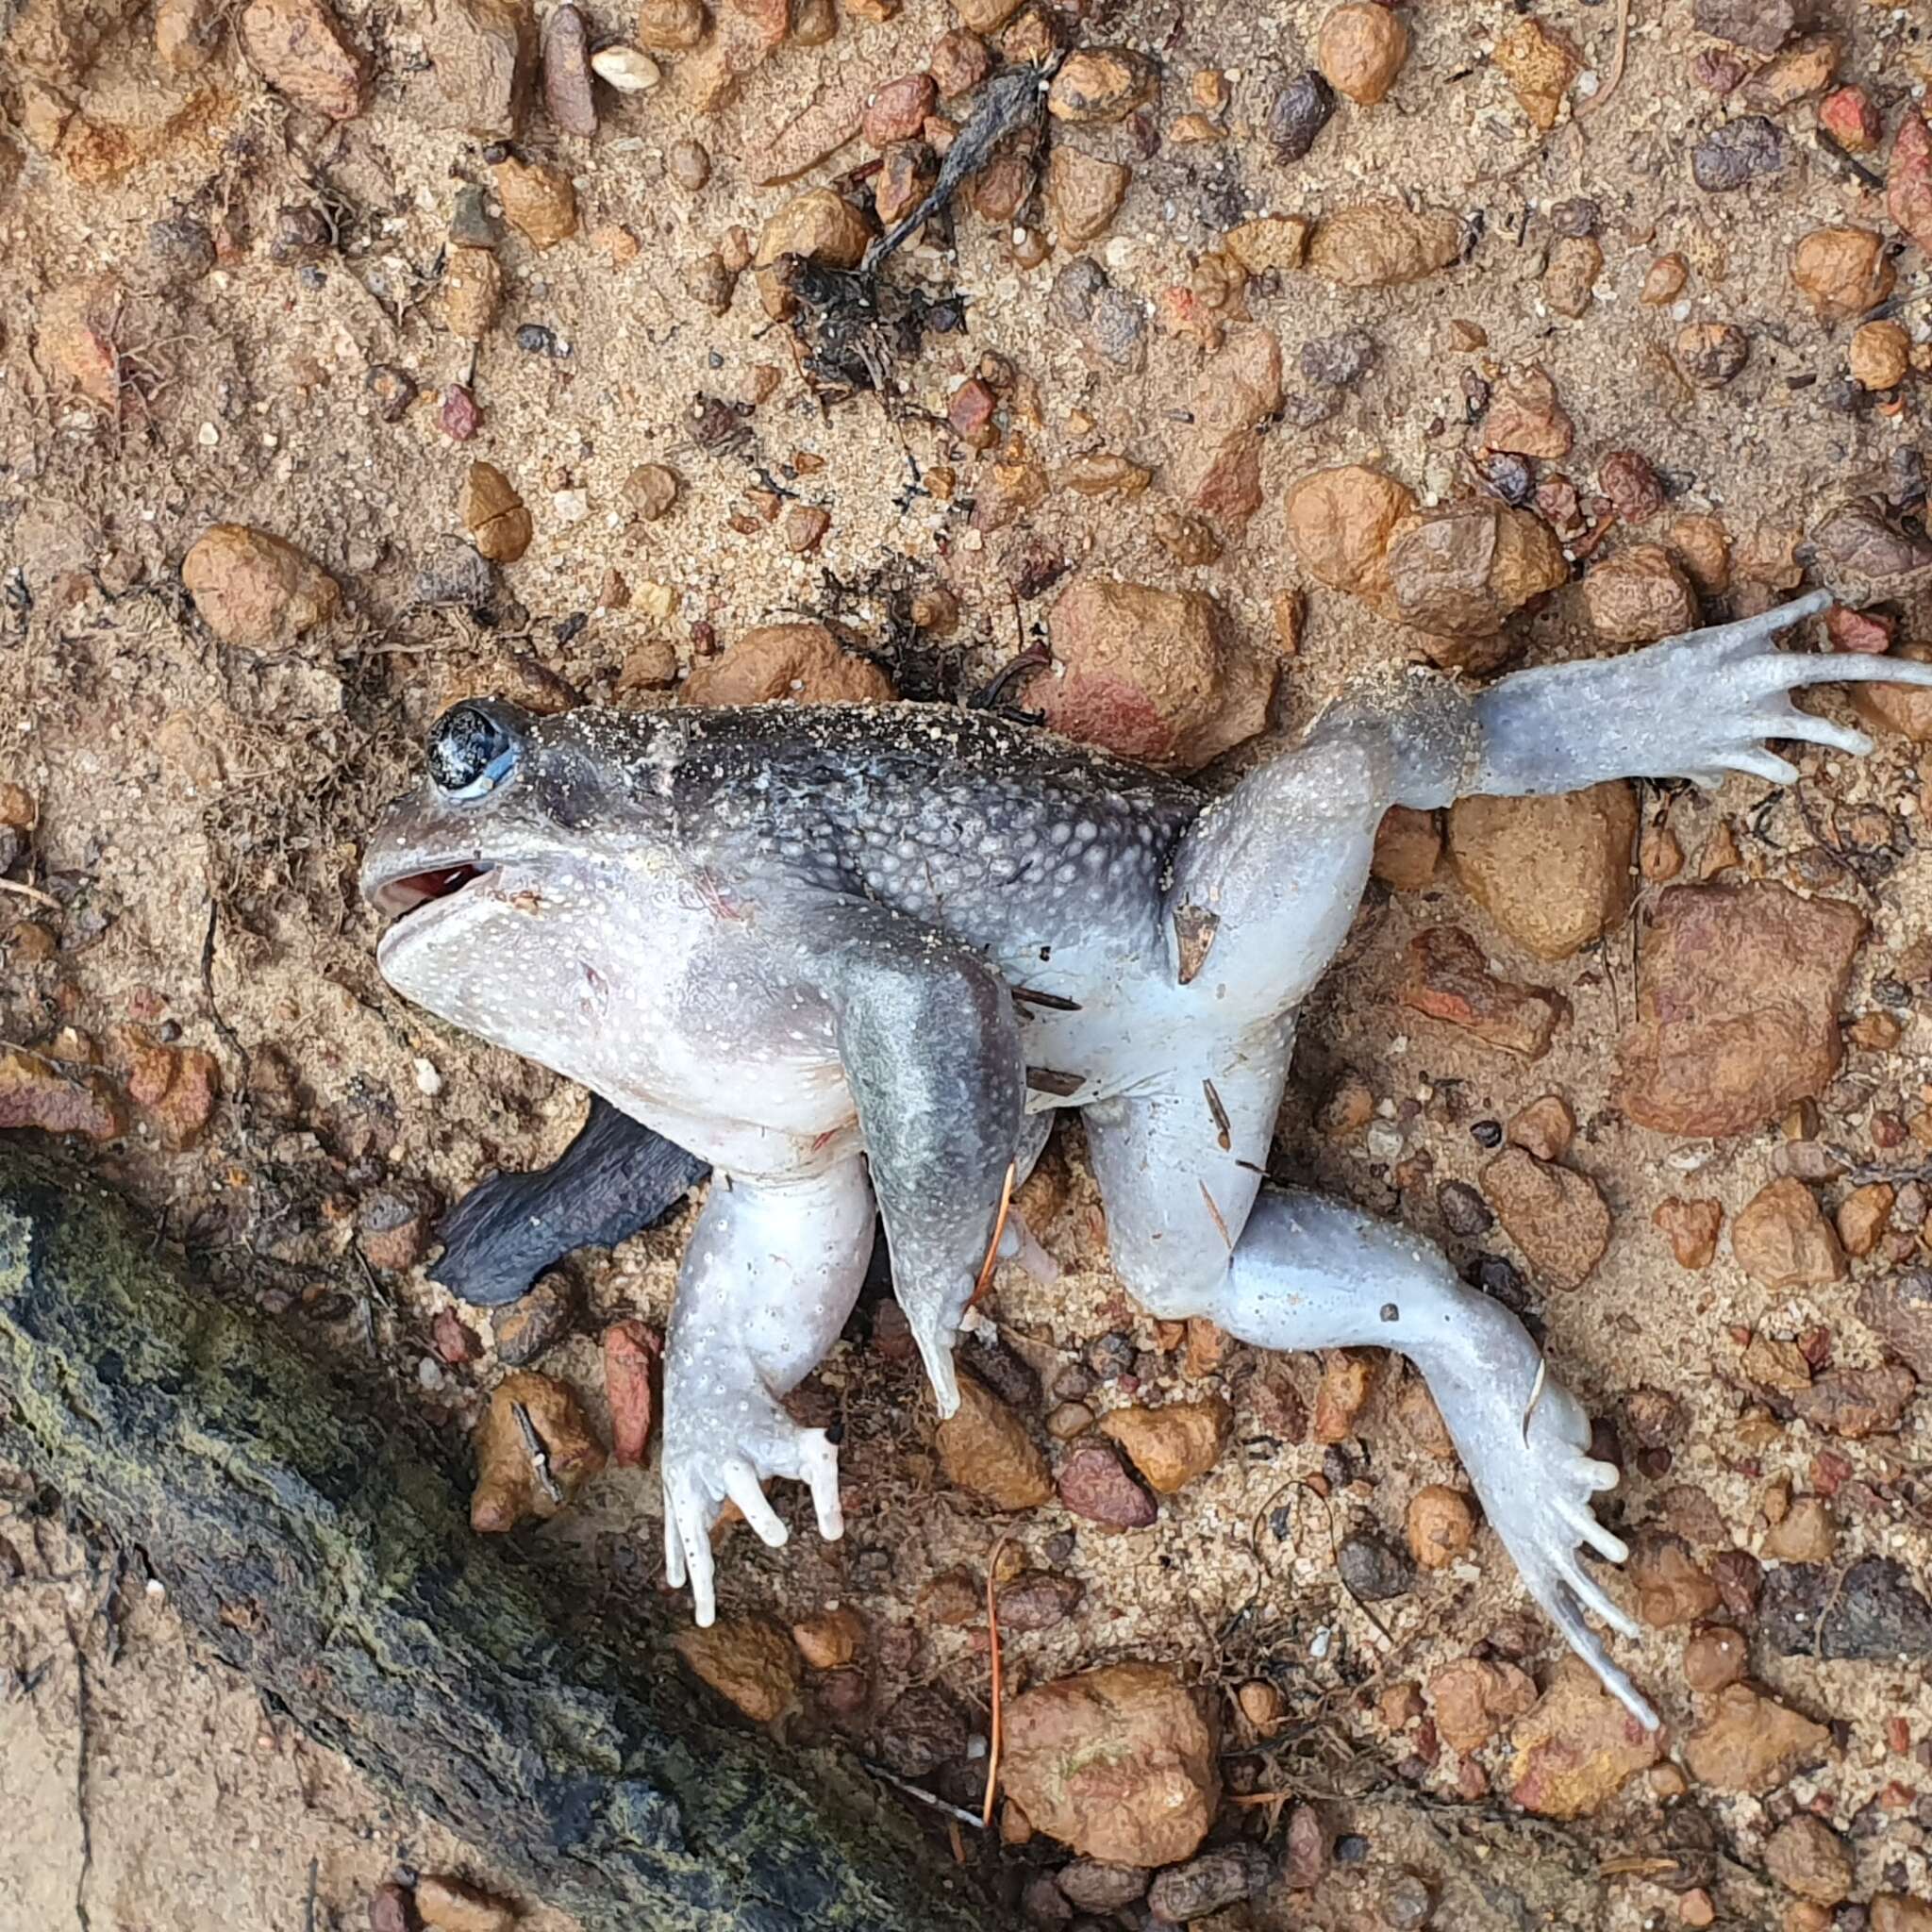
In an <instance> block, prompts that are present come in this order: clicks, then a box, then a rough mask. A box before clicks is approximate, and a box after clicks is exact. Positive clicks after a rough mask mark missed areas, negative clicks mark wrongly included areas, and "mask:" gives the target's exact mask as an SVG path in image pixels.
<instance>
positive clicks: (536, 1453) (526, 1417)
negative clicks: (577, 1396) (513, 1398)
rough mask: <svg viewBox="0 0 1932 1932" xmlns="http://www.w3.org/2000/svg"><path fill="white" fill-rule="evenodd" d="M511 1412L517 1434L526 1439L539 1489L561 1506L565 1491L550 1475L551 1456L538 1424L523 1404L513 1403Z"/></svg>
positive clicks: (527, 1452) (528, 1454) (525, 1445)
mask: <svg viewBox="0 0 1932 1932" xmlns="http://www.w3.org/2000/svg"><path fill="white" fill-rule="evenodd" d="M510 1412H511V1414H513V1415H514V1416H515V1417H516V1419H517V1433H518V1434H519V1435H520V1436H522V1437H523V1439H524V1453H525V1455H526V1456H527V1457H529V1458H530V1467H531V1468H532V1469H533V1470H535V1471H536V1473H537V1485H538V1487H539V1488H540V1489H541V1491H543V1493H544V1495H545V1496H546V1497H547V1498H548V1499H549V1500H550V1501H551V1502H552V1503H558V1504H560V1503H561V1502H562V1501H563V1491H562V1489H561V1488H560V1487H559V1485H558V1480H557V1478H556V1477H555V1476H554V1475H553V1474H551V1473H550V1456H549V1453H548V1451H546V1450H545V1449H544V1447H543V1438H542V1437H541V1436H540V1435H539V1434H538V1433H537V1424H535V1423H533V1422H532V1421H531V1420H530V1411H529V1410H528V1409H527V1408H526V1407H525V1406H524V1405H523V1404H522V1403H521V1402H513V1403H511V1404H510Z"/></svg>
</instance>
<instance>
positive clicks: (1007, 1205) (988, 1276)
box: [966, 1160, 1018, 1308]
mask: <svg viewBox="0 0 1932 1932" xmlns="http://www.w3.org/2000/svg"><path fill="white" fill-rule="evenodd" d="M1017 1166H1018V1163H1017V1162H1015V1161H1011V1160H1009V1161H1008V1162H1007V1177H1006V1179H1005V1181H1004V1182H1002V1183H1001V1186H1000V1211H999V1213H998V1214H997V1215H996V1216H995V1217H994V1219H993V1224H992V1240H991V1241H988V1242H987V1244H986V1259H985V1260H984V1261H982V1262H981V1263H980V1264H979V1279H978V1280H977V1281H975V1282H974V1284H973V1301H972V1302H968V1303H967V1304H966V1306H967V1307H969V1308H970V1307H972V1306H973V1302H976V1301H977V1300H978V1299H979V1298H980V1296H981V1295H983V1294H984V1293H985V1292H986V1291H987V1288H988V1286H989V1285H990V1284H991V1280H992V1271H993V1264H994V1262H995V1261H997V1260H998V1259H999V1253H1000V1237H1001V1236H1002V1235H1004V1234H1005V1233H1006V1231H1007V1216H1008V1214H1010V1213H1011V1212H1012V1208H1013V1175H1014V1172H1015V1170H1016V1168H1017Z"/></svg>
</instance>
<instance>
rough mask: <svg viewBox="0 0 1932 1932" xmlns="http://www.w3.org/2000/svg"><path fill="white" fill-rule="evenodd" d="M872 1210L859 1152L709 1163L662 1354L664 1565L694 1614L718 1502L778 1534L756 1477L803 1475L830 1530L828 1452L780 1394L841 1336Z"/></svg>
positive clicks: (834, 1480) (704, 1592) (701, 1607)
mask: <svg viewBox="0 0 1932 1932" xmlns="http://www.w3.org/2000/svg"><path fill="white" fill-rule="evenodd" d="M873 1230H874V1213H873V1199H872V1190H871V1188H870V1187H869V1186H868V1185H867V1183H866V1177H865V1165H864V1163H863V1161H861V1160H860V1159H859V1158H858V1156H856V1155H854V1156H852V1157H851V1158H847V1159H845V1160H841V1161H840V1162H838V1163H837V1164H836V1165H835V1166H833V1167H832V1168H831V1169H829V1170H828V1171H827V1172H825V1173H823V1174H807V1175H804V1176H802V1177H799V1178H796V1179H785V1180H758V1181H747V1180H743V1179H741V1178H735V1177H733V1176H731V1175H728V1174H718V1175H715V1176H714V1177H713V1179H712V1182H711V1191H710V1193H709V1194H708V1196H707V1198H706V1201H705V1206H704V1209H703V1212H702V1213H700V1215H699V1216H698V1223H697V1226H696V1228H695V1229H694V1231H693V1232H692V1235H691V1245H690V1247H689V1248H688V1249H687V1250H686V1251H685V1257H684V1265H683V1267H682V1268H681V1270H680V1271H679V1273H678V1277H677V1294H676V1298H675V1301H674V1302H673V1304H672V1308H671V1333H670V1338H669V1346H668V1348H667V1350H666V1355H665V1361H664V1451H663V1470H662V1474H663V1484H664V1569H665V1574H666V1576H667V1578H668V1579H669V1581H670V1583H671V1585H672V1587H673V1588H674V1589H676V1588H678V1587H680V1586H681V1585H682V1584H683V1582H684V1580H685V1577H686V1575H687V1574H689V1575H690V1578H691V1595H692V1598H693V1600H694V1603H695V1606H696V1612H697V1620H698V1622H699V1623H700V1624H708V1623H709V1622H710V1621H711V1618H712V1615H713V1612H714V1608H715V1600H714V1595H713V1570H712V1560H711V1540H710V1531H711V1525H712V1524H714V1523H716V1522H717V1520H718V1517H719V1514H720V1513H721V1512H722V1510H723V1509H724V1504H725V1502H726V1501H727V1500H728V1501H730V1502H733V1503H735V1504H737V1506H738V1507H739V1508H740V1509H741V1510H742V1511H743V1512H744V1515H745V1519H746V1521H747V1522H749V1523H750V1524H751V1526H752V1528H753V1529H754V1530H755V1531H757V1533H758V1536H760V1537H761V1538H762V1539H763V1540H764V1541H766V1542H768V1543H771V1544H773V1545H774V1546H775V1545H777V1544H779V1543H782V1542H784V1541H786V1529H785V1525H784V1524H782V1523H781V1522H780V1521H779V1520H778V1517H777V1515H776V1513H775V1512H774V1510H773V1508H772V1506H771V1504H770V1503H769V1502H767V1501H766V1500H765V1495H764V1490H763V1484H764V1483H765V1481H766V1480H767V1479H768V1478H769V1477H772V1476H791V1477H795V1478H796V1479H797V1480H799V1481H801V1482H804V1483H806V1484H808V1486H809V1487H810V1490H811V1494H812V1501H813V1504H814V1506H815V1507H816V1509H817V1514H818V1524H819V1532H820V1534H821V1535H822V1536H824V1537H825V1538H827V1539H828V1540H829V1539H832V1538H836V1537H838V1536H839V1535H841V1533H842V1531H843V1528H844V1521H843V1517H842V1514H841V1509H840V1504H839V1457H838V1450H837V1448H836V1447H835V1445H834V1444H833V1442H832V1441H831V1440H830V1438H829V1437H828V1436H827V1435H826V1433H825V1431H824V1430H823V1429H808V1428H804V1427H801V1426H800V1424H797V1423H795V1422H793V1421H792V1420H791V1416H790V1415H788V1414H787V1413H786V1411H785V1407H784V1405H783V1403H782V1402H781V1400H780V1398H781V1397H782V1396H784V1395H786V1394H788V1393H789V1392H790V1391H791V1390H792V1389H794V1388H796V1387H797V1386H798V1384H799V1383H800V1382H801V1381H802V1380H803V1379H804V1378H805V1376H806V1375H808V1374H810V1372H811V1371H812V1369H813V1368H815V1367H816V1366H817V1365H818V1363H819V1362H820V1361H821V1360H822V1359H823V1357H824V1354H825V1352H826V1351H827V1350H828V1349H829V1348H830V1347H831V1345H832V1344H833V1342H834V1341H837V1340H838V1339H839V1331H840V1330H841V1328H842V1327H843V1326H844V1325H845V1320H846V1317H847V1316H848V1315H850V1314H851V1312H852V1305H853V1303H854V1302H855V1301H856V1300H857V1299H858V1290H859V1285H860V1284H861V1283H862V1282H863V1281H864V1279H865V1267H866V1262H867V1260H868V1258H869V1257H870V1256H871V1253H872V1242H873Z"/></svg>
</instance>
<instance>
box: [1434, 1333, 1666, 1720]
mask: <svg viewBox="0 0 1932 1932" xmlns="http://www.w3.org/2000/svg"><path fill="white" fill-rule="evenodd" d="M1525 1340H1527V1338H1526V1337H1525ZM1427 1373H1428V1372H1427V1368H1426V1365H1424V1374H1427ZM1428 1381H1429V1388H1430V1390H1431V1391H1432V1392H1433V1394H1434V1395H1435V1398H1436V1404H1437V1407H1439V1408H1440V1409H1441V1413H1442V1420H1443V1422H1444V1423H1445V1424H1448V1428H1449V1433H1450V1434H1451V1435H1452V1436H1453V1437H1454V1438H1455V1440H1456V1448H1457V1454H1458V1455H1459V1456H1460V1457H1461V1458H1462V1464H1463V1467H1464V1468H1465V1469H1466V1470H1467V1471H1468V1472H1469V1476H1470V1480H1471V1481H1472V1482H1473V1483H1474V1486H1475V1491H1476V1494H1477V1495H1478V1496H1479V1497H1480V1498H1481V1499H1482V1505H1483V1512H1484V1514H1485V1515H1486V1516H1487V1517H1488V1518H1489V1521H1490V1526H1491V1528H1492V1529H1493V1530H1494V1531H1495V1532H1496V1534H1497V1536H1498V1537H1499V1538H1501V1540H1502V1542H1503V1547H1504V1548H1505V1549H1507V1551H1508V1552H1509V1555H1510V1557H1512V1558H1513V1559H1514V1561H1515V1564H1516V1567H1517V1569H1518V1570H1519V1571H1520V1572H1521V1573H1522V1575H1523V1581H1524V1586H1525V1587H1526V1588H1527V1590H1528V1591H1529V1593H1530V1595H1531V1596H1533V1597H1534V1598H1535V1599H1536V1600H1537V1602H1538V1603H1539V1604H1541V1606H1542V1607H1543V1610H1544V1612H1545V1613H1546V1614H1547V1615H1548V1617H1549V1619H1550V1621H1551V1622H1552V1623H1553V1624H1556V1626H1557V1629H1558V1630H1560V1631H1561V1632H1562V1633H1563V1636H1564V1638H1565V1639H1566V1640H1567V1641H1568V1642H1569V1644H1570V1647H1571V1649H1573V1650H1574V1651H1575V1653H1576V1654H1577V1656H1579V1657H1582V1658H1583V1660H1584V1661H1585V1662H1586V1663H1588V1664H1589V1665H1590V1667H1591V1669H1592V1670H1593V1671H1595V1673H1596V1674H1597V1675H1598V1676H1599V1677H1600V1678H1601V1679H1602V1680H1603V1684H1604V1687H1605V1689H1606V1690H1607V1691H1609V1692H1610V1693H1611V1694H1612V1695H1613V1696H1614V1697H1616V1698H1617V1699H1618V1701H1619V1702H1620V1703H1622V1704H1623V1705H1624V1708H1625V1709H1627V1710H1628V1711H1629V1712H1630V1713H1631V1714H1632V1716H1634V1717H1635V1718H1637V1719H1638V1721H1639V1722H1640V1723H1641V1724H1645V1725H1646V1726H1648V1727H1650V1728H1651V1729H1655V1728H1656V1727H1657V1713H1656V1712H1655V1711H1653V1710H1652V1709H1651V1707H1650V1706H1649V1705H1648V1704H1647V1703H1646V1702H1645V1701H1644V1699H1643V1697H1642V1695H1641V1693H1640V1692H1639V1691H1638V1689H1637V1687H1636V1686H1635V1685H1634V1684H1633V1683H1632V1682H1631V1681H1630V1679H1629V1677H1628V1676H1627V1675H1625V1674H1624V1672H1623V1670H1621V1669H1620V1668H1619V1667H1618V1666H1617V1664H1615V1663H1614V1662H1613V1661H1612V1660H1611V1658H1610V1656H1609V1653H1608V1652H1607V1650H1606V1649H1605V1648H1604V1645H1603V1641H1602V1640H1601V1639H1600V1638H1599V1637H1598V1636H1597V1634H1596V1632H1595V1631H1594V1630H1593V1629H1592V1628H1591V1625H1590V1623H1589V1621H1588V1617H1587V1616H1586V1614H1585V1613H1586V1612H1588V1613H1589V1615H1591V1616H1596V1617H1599V1618H1601V1619H1602V1620H1603V1622H1604V1623H1605V1624H1608V1625H1609V1627H1610V1628H1611V1629H1612V1630H1614V1631H1616V1632H1617V1633H1618V1635H1619V1636H1622V1637H1627V1638H1634V1637H1636V1636H1637V1635H1638V1634H1639V1633H1638V1628H1637V1624H1636V1623H1635V1622H1634V1621H1633V1620H1632V1618H1631V1617H1630V1616H1629V1615H1628V1614H1627V1613H1626V1612H1625V1611H1624V1610H1623V1609H1622V1608H1620V1607H1618V1606H1617V1605H1616V1604H1615V1603H1613V1602H1612V1601H1611V1600H1610V1598H1609V1597H1608V1595H1607V1594H1606V1592H1605V1591H1604V1589H1603V1587H1602V1586H1601V1585H1600V1584H1599V1583H1598V1582H1597V1580H1596V1579H1595V1577H1593V1576H1592V1575H1591V1574H1590V1572H1589V1571H1588V1570H1586V1569H1585V1568H1584V1567H1583V1562H1582V1559H1581V1557H1580V1556H1579V1555H1578V1548H1579V1545H1587V1546H1588V1547H1589V1548H1591V1549H1592V1550H1594V1551H1595V1552H1596V1553H1597V1555H1598V1556H1600V1557H1607V1558H1608V1560H1609V1561H1611V1562H1613V1563H1621V1562H1622V1561H1623V1560H1624V1557H1627V1556H1628V1555H1629V1554H1630V1553H1629V1550H1628V1548H1627V1547H1626V1546H1625V1545H1624V1542H1623V1541H1622V1540H1621V1539H1620V1538H1618V1537H1615V1536H1612V1535H1611V1534H1610V1532H1609V1531H1608V1530H1607V1529H1606V1528H1605V1527H1604V1526H1603V1525H1602V1524H1600V1523H1598V1521H1597V1520H1596V1517H1595V1515H1594V1513H1593V1511H1592V1509H1591V1497H1592V1496H1594V1495H1596V1494H1597V1493H1598V1492H1599V1491H1604V1490H1609V1489H1614V1488H1615V1487H1616V1483H1617V1472H1616V1471H1615V1470H1614V1469H1613V1468H1612V1467H1611V1466H1610V1465H1609V1464H1608V1463H1607V1462H1598V1461H1595V1460H1594V1459H1592V1457H1591V1456H1590V1455H1589V1453H1588V1451H1589V1447H1590V1418H1589V1417H1588V1416H1587V1415H1585V1414H1584V1412H1583V1407H1582V1405H1581V1404H1580V1403H1579V1402H1578V1401H1577V1400H1576V1398H1575V1397H1574V1395H1572V1394H1571V1393H1570V1391H1568V1390H1567V1389H1565V1388H1563V1387H1562V1385H1561V1384H1560V1383H1557V1382H1555V1381H1553V1380H1551V1379H1550V1378H1549V1376H1548V1374H1547V1371H1546V1370H1545V1369H1544V1368H1543V1366H1542V1365H1541V1362H1539V1364H1538V1368H1537V1372H1536V1374H1535V1375H1534V1376H1533V1378H1532V1379H1531V1382H1530V1394H1529V1398H1528V1399H1527V1400H1524V1399H1522V1398H1521V1391H1520V1389H1519V1386H1518V1383H1517V1379H1516V1377H1514V1376H1503V1377H1492V1376H1491V1377H1477V1378H1475V1379H1465V1378H1464V1377H1463V1376H1462V1375H1460V1374H1455V1373H1453V1372H1449V1373H1444V1374H1440V1375H1438V1374H1430V1375H1429V1376H1428Z"/></svg>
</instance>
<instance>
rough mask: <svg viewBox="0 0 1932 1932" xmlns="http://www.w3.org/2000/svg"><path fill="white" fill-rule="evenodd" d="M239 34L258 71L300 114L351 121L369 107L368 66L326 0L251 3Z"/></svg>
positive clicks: (244, 11)
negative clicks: (352, 44) (291, 102)
mask: <svg viewBox="0 0 1932 1932" xmlns="http://www.w3.org/2000/svg"><path fill="white" fill-rule="evenodd" d="M240 31H241V37H242V50H243V51H244V52H245V53H246V54H247V56H248V58H249V61H250V63H251V64H252V65H253V66H254V67H255V69H256V71H257V72H258V74H260V75H261V77H262V78H263V79H264V80H265V81H267V82H268V84H269V85H270V86H271V87H272V88H274V89H275V92H277V93H283V94H286V95H287V96H288V97H289V99H290V100H291V101H293V102H294V103H295V105H296V106H297V107H298V108H308V110H309V112H310V113H313V114H321V115H324V116H325V117H326V118H327V119H328V120H330V121H347V120H349V119H351V118H352V117H353V116H355V115H357V114H359V113H360V112H361V111H362V109H363V108H364V106H365V105H366V104H367V102H368V98H369V63H368V61H367V60H366V59H365V58H363V57H362V55H361V54H360V53H359V52H358V50H357V49H356V48H354V47H352V46H351V45H350V44H349V42H348V41H347V40H346V39H345V38H344V36H343V34H342V29H341V22H339V21H338V20H337V19H336V17H335V15H334V14H333V13H332V12H331V11H330V10H329V8H328V7H327V6H326V5H325V0H250V4H249V5H248V6H247V7H245V8H243V9H242V24H241V29H240Z"/></svg>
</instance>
